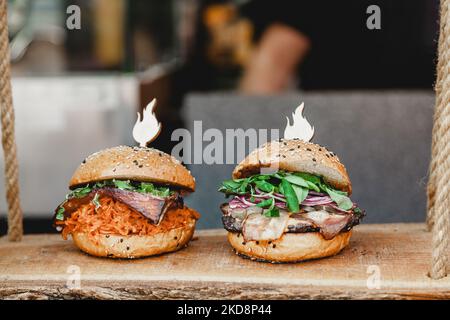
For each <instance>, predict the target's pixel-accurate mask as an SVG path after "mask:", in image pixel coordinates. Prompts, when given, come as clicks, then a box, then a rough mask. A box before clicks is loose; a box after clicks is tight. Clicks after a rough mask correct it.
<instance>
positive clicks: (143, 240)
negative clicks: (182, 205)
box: [72, 218, 196, 259]
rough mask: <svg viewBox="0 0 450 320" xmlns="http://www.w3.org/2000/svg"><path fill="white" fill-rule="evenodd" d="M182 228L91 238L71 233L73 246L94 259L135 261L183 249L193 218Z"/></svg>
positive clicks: (188, 237) (191, 229)
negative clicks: (140, 234)
mask: <svg viewBox="0 0 450 320" xmlns="http://www.w3.org/2000/svg"><path fill="white" fill-rule="evenodd" d="M190 219H191V220H190V221H189V223H187V224H186V225H185V226H184V227H180V228H175V229H171V230H169V231H167V232H161V233H156V234H153V235H149V236H139V235H132V236H120V235H98V236H96V237H95V238H94V239H91V238H89V237H88V234H87V233H83V232H78V233H73V234H72V238H73V241H74V243H75V245H76V246H77V247H78V248H79V249H80V250H81V251H83V252H85V253H88V254H90V255H92V256H96V257H107V258H126V259H135V258H143V257H149V256H154V255H158V254H162V253H167V252H173V251H177V250H180V249H182V248H184V247H186V246H187V244H188V242H189V241H190V240H191V239H192V236H193V234H194V230H195V222H196V220H195V219H192V218H190Z"/></svg>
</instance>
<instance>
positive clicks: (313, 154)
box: [219, 139, 364, 263]
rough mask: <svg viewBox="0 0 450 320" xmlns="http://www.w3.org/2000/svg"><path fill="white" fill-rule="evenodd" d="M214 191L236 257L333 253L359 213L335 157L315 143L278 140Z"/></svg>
mask: <svg viewBox="0 0 450 320" xmlns="http://www.w3.org/2000/svg"><path fill="white" fill-rule="evenodd" d="M232 178H233V179H231V180H226V181H224V182H222V185H221V186H220V188H219V191H221V192H223V193H225V195H226V196H228V197H229V199H230V200H229V202H227V203H224V204H222V205H221V210H222V213H223V215H222V222H223V225H224V227H225V229H226V230H227V231H228V241H229V242H230V244H231V246H232V247H233V248H234V250H235V251H236V253H237V254H238V255H240V256H243V257H247V258H250V259H252V260H258V261H266V262H273V263H282V262H298V261H303V260H309V259H317V258H323V257H327V256H331V255H335V254H337V253H339V252H340V251H341V250H342V249H343V248H344V247H345V246H347V245H348V243H349V240H350V237H351V233H352V228H353V227H354V226H355V225H357V224H359V223H360V221H361V219H362V217H363V216H364V211H363V210H361V209H360V208H359V207H358V206H357V204H355V203H354V202H353V201H352V200H351V199H350V195H351V192H352V185H351V182H350V179H349V177H348V174H347V171H346V169H345V167H344V165H343V164H342V163H341V162H340V161H339V159H338V157H337V156H336V155H335V154H334V153H333V152H330V151H329V150H327V149H326V148H325V147H322V146H320V145H318V144H314V143H311V142H305V141H303V140H300V139H280V140H275V141H272V142H269V143H267V144H265V145H263V146H262V147H260V148H258V149H256V150H254V151H253V152H251V153H250V154H249V155H248V156H247V157H246V158H245V159H244V160H243V161H242V162H241V163H240V164H239V165H238V166H237V167H236V168H235V169H234V171H233V174H232Z"/></svg>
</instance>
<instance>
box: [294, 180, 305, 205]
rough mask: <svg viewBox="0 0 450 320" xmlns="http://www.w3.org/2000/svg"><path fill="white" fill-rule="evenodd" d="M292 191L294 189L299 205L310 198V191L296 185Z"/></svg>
mask: <svg viewBox="0 0 450 320" xmlns="http://www.w3.org/2000/svg"><path fill="white" fill-rule="evenodd" d="M292 189H294V192H295V195H296V196H297V200H298V203H299V204H301V203H302V202H303V201H304V200H305V199H306V197H307V196H308V189H307V188H302V187H299V186H296V185H295V184H293V185H292Z"/></svg>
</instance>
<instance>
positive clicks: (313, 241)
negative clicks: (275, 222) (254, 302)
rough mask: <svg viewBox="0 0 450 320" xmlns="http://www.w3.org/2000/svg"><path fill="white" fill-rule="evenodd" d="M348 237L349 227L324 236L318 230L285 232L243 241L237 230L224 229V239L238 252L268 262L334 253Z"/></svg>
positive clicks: (309, 257) (286, 261)
mask: <svg viewBox="0 0 450 320" xmlns="http://www.w3.org/2000/svg"><path fill="white" fill-rule="evenodd" d="M350 237H351V231H348V232H343V233H340V234H338V235H337V236H336V237H334V238H333V239H331V240H325V239H324V238H323V237H322V235H321V234H320V233H319V232H307V233H285V234H283V236H282V237H281V238H280V239H278V240H272V241H247V242H244V239H243V236H242V234H241V233H234V232H229V233H228V241H229V242H230V244H231V246H232V247H233V248H234V250H235V251H236V253H237V254H238V255H240V256H243V257H246V258H250V259H251V260H255V261H261V262H271V263H293V262H301V261H305V260H311V259H319V258H324V257H329V256H333V255H335V254H338V253H339V252H340V251H341V250H342V249H344V248H345V247H346V246H347V245H348V243H349V241H350Z"/></svg>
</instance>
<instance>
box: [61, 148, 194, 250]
mask: <svg viewBox="0 0 450 320" xmlns="http://www.w3.org/2000/svg"><path fill="white" fill-rule="evenodd" d="M69 188H70V189H71V191H70V192H69V194H67V196H66V200H64V201H63V202H62V203H61V204H60V205H59V206H58V207H57V208H56V210H55V217H54V224H55V226H56V228H57V229H58V230H59V231H61V232H62V236H63V238H64V239H67V238H68V236H69V235H71V236H72V238H73V240H74V243H75V245H76V246H77V247H79V248H80V249H81V250H82V251H84V252H86V253H89V254H91V255H94V256H101V257H111V258H139V257H145V256H151V255H156V254H161V253H165V252H171V251H176V250H178V249H181V248H183V247H185V246H186V245H187V244H188V242H189V241H190V240H191V238H192V235H193V233H194V229H195V223H196V220H198V219H199V214H198V213H197V212H196V211H195V210H193V209H190V208H188V207H186V206H185V205H184V204H183V196H184V195H185V194H188V193H190V192H193V191H194V190H195V179H194V177H192V175H191V174H190V172H189V171H188V170H187V169H186V168H185V167H184V166H183V165H182V164H181V163H180V162H179V161H178V160H177V159H175V158H174V157H172V156H170V155H168V154H166V153H164V152H161V151H159V150H156V149H153V148H147V147H128V146H119V147H114V148H110V149H105V150H102V151H99V152H96V153H94V154H92V155H90V156H89V157H87V158H86V159H85V160H83V162H82V163H81V164H80V166H79V167H78V168H77V170H76V171H75V173H74V174H73V176H72V179H71V181H70V183H69Z"/></svg>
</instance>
